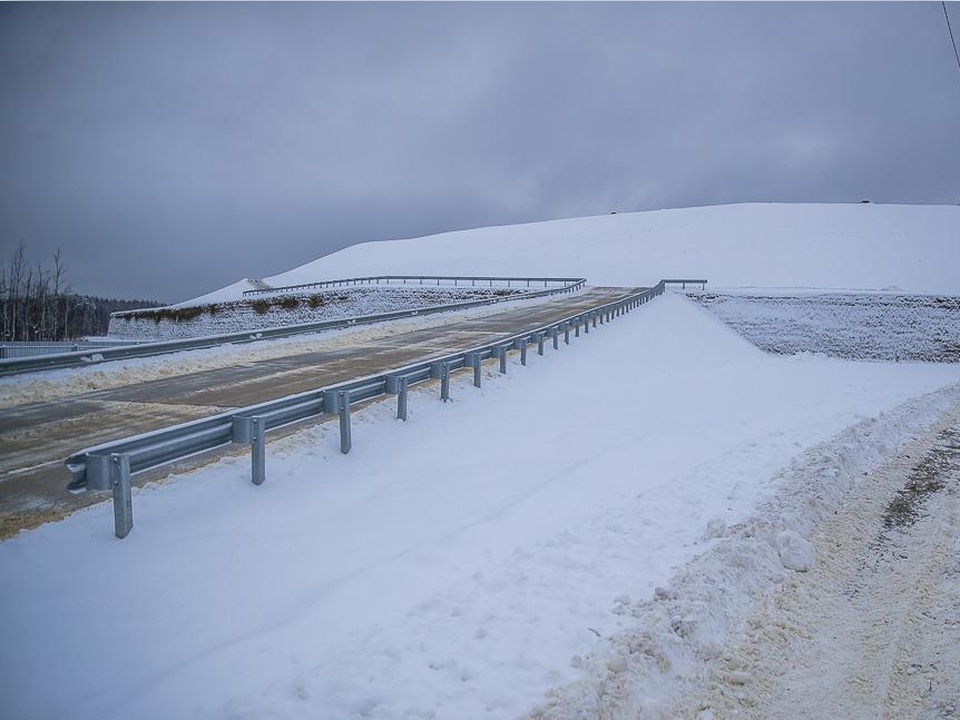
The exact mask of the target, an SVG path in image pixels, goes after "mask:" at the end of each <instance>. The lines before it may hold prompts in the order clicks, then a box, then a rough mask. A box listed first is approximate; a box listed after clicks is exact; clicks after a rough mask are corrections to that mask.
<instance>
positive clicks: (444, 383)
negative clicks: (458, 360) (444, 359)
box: [440, 363, 450, 402]
mask: <svg viewBox="0 0 960 720" xmlns="http://www.w3.org/2000/svg"><path fill="white" fill-rule="evenodd" d="M440 399H441V400H442V401H443V402H447V401H448V400H449V399H450V364H449V363H441V364H440Z"/></svg>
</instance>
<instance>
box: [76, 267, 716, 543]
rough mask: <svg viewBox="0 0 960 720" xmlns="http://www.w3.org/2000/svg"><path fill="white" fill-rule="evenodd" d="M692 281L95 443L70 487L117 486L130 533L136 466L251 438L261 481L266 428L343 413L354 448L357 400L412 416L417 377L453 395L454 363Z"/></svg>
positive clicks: (616, 312)
mask: <svg viewBox="0 0 960 720" xmlns="http://www.w3.org/2000/svg"><path fill="white" fill-rule="evenodd" d="M687 283H691V284H701V285H705V284H706V280H661V281H660V282H659V283H657V284H656V285H655V286H653V287H651V288H647V289H646V290H643V291H642V292H639V293H635V294H634V295H631V296H629V297H627V298H624V299H623V300H618V301H616V302H612V303H608V304H606V305H602V306H600V307H598V308H595V309H593V310H589V311H586V312H582V313H578V314H575V315H571V316H569V317H567V318H564V319H561V320H559V321H557V322H554V323H551V324H549V325H545V326H542V327H539V328H536V329H533V330H528V331H524V332H522V333H519V334H516V335H512V336H508V337H504V338H502V339H500V340H497V341H496V342H494V343H491V344H487V345H482V346H479V347H474V348H470V349H469V350H464V351H462V352H456V353H452V354H449V355H444V356H441V357H436V358H432V359H429V360H426V361H423V362H419V363H416V364H414V365H408V366H405V367H401V368H395V369H392V370H388V371H386V372H384V373H380V374H378V375H371V376H368V377H364V378H359V379H356V380H351V381H347V382H342V383H337V384H334V385H329V386H325V387H320V388H317V389H315V390H310V391H307V392H303V393H298V394H296V395H290V396H287V397H284V398H280V399H277V400H271V401H269V402H265V403H260V404H258V405H251V406H249V407H245V408H241V409H239V410H234V411H231V412H227V413H222V414H219V415H214V416H212V417H208V418H204V419H201V420H194V421H191V422H186V423H182V424H179V425H174V426H172V427H168V428H164V429H161V430H155V431H153V432H148V433H144V434H141V435H136V436H133V437H129V438H125V439H123V440H117V441H115V442H110V443H105V444H102V445H97V446H95V447H91V448H87V449H85V450H81V451H80V452H78V453H75V454H73V455H71V456H70V457H69V458H67V459H66V460H65V461H64V464H65V465H66V467H67V469H68V470H69V471H70V474H71V476H72V480H71V482H70V483H69V485H68V486H67V489H68V490H70V491H71V492H80V491H83V490H110V491H112V493H113V508H114V525H115V534H116V536H117V537H118V538H123V537H126V536H127V534H129V532H130V530H131V529H132V528H133V500H132V495H131V481H130V476H131V475H132V474H134V473H138V472H141V471H143V470H148V469H150V468H154V467H158V466H160V465H165V464H167V463H171V462H174V461H176V460H181V459H183V458H186V457H189V456H191V455H195V454H197V453H201V452H205V451H209V450H215V449H217V448H219V447H222V446H225V445H229V444H231V443H243V444H249V445H250V446H251V480H252V482H253V483H254V484H255V485H259V484H261V483H262V482H263V481H264V479H265V476H266V475H265V458H266V445H265V435H266V433H267V431H269V430H273V429H276V428H279V427H283V426H285V425H289V424H291V423H295V422H298V421H301V420H306V419H308V418H312V417H316V416H319V415H324V414H338V415H339V418H340V450H341V452H344V453H346V452H349V451H350V448H351V446H352V439H351V432H350V406H351V404H353V403H356V402H360V401H363V400H369V399H373V398H376V397H380V396H383V395H396V397H397V417H398V418H400V419H402V420H406V419H407V389H408V388H409V387H410V386H412V385H416V384H417V383H422V382H425V381H427V380H431V379H439V380H440V398H441V400H447V399H449V395H450V373H451V372H452V371H454V370H459V369H462V368H473V379H474V385H476V386H477V387H479V386H480V382H481V364H482V362H483V361H484V360H488V359H491V358H495V359H497V360H499V365H500V372H501V373H506V372H507V353H508V352H509V351H511V350H516V351H519V353H520V362H521V364H523V365H526V360H527V348H528V346H530V345H536V346H537V353H538V354H539V355H543V352H544V344H545V343H546V342H547V341H548V340H549V341H550V342H551V343H552V345H553V348H554V350H556V349H558V348H559V343H560V335H561V334H562V335H563V341H564V343H567V344H569V342H570V334H571V332H573V334H574V336H575V337H579V336H580V332H581V328H582V329H583V331H584V333H589V332H590V329H591V325H592V327H593V328H596V327H597V324H598V323H599V324H600V325H603V324H604V323H605V322H608V321H609V320H611V319H614V318H616V317H618V316H620V315H621V314H624V313H626V312H629V311H630V310H633V309H634V308H637V307H639V306H640V305H643V304H644V303H646V302H649V301H650V300H652V299H653V298H655V297H657V296H658V295H661V294H663V292H664V290H665V288H666V285H668V284H683V285H684V287H685V286H686V284H687Z"/></svg>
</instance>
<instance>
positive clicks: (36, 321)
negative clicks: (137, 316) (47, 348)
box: [0, 243, 161, 341]
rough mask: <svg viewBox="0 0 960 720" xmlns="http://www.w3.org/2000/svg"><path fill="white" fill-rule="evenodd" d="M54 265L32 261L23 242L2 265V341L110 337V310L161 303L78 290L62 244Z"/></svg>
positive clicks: (0, 311) (129, 308)
mask: <svg viewBox="0 0 960 720" xmlns="http://www.w3.org/2000/svg"><path fill="white" fill-rule="evenodd" d="M52 260H53V262H52V265H44V264H43V263H42V262H37V263H35V264H34V263H33V262H30V261H28V259H27V256H26V251H25V248H24V246H23V244H22V243H21V244H20V246H19V247H18V248H17V249H16V250H14V251H13V253H11V255H10V257H9V258H8V259H7V261H6V262H4V263H3V264H0V341H2V340H6V341H23V340H34V341H56V340H75V339H77V338H81V337H86V336H91V335H92V336H97V335H106V334H107V328H108V327H109V325H110V313H112V312H116V311H118V310H135V309H137V308H145V307H157V306H158V305H161V303H159V302H156V301H153V300H117V299H113V298H102V297H94V296H91V295H80V294H78V293H75V292H73V290H72V289H71V288H70V284H69V282H68V278H67V271H68V267H67V265H66V263H65V262H64V259H63V254H62V252H61V251H60V249H59V248H58V249H57V251H56V252H55V253H54V254H53V258H52Z"/></svg>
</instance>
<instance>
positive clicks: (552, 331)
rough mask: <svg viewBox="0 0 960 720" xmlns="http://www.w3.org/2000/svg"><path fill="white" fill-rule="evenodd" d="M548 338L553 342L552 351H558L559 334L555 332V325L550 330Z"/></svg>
mask: <svg viewBox="0 0 960 720" xmlns="http://www.w3.org/2000/svg"><path fill="white" fill-rule="evenodd" d="M550 338H551V339H552V340H553V349H554V350H559V349H560V342H559V340H560V333H558V332H557V326H556V325H554V326H553V327H552V328H550Z"/></svg>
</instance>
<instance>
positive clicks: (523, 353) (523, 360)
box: [520, 340, 527, 367]
mask: <svg viewBox="0 0 960 720" xmlns="http://www.w3.org/2000/svg"><path fill="white" fill-rule="evenodd" d="M520 364H521V365H523V366H524V367H526V365H527V341H526V340H521V341H520Z"/></svg>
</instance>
